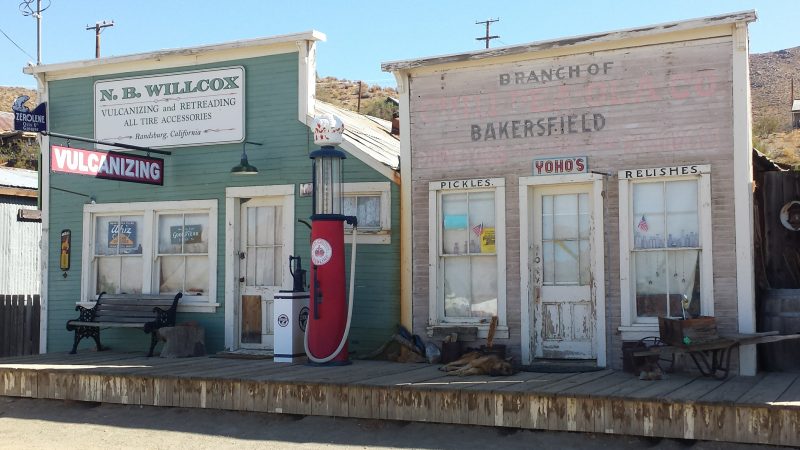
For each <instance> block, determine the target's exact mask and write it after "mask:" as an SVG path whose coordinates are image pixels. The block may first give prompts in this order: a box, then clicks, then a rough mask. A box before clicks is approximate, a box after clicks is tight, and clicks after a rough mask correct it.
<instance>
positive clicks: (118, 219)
mask: <svg viewBox="0 0 800 450" xmlns="http://www.w3.org/2000/svg"><path fill="white" fill-rule="evenodd" d="M216 205H217V202H216V201H215V200H201V201H185V202H154V203H127V204H92V205H86V206H85V207H84V229H85V232H86V236H87V238H86V239H84V255H90V256H91V257H90V258H88V259H86V258H85V260H84V265H83V267H84V268H85V270H84V271H83V272H84V274H83V280H84V281H83V295H82V296H81V298H83V299H84V300H85V301H93V300H94V299H95V298H96V297H97V295H98V294H100V293H102V292H107V293H123V292H124V293H134V294H138V293H152V294H164V295H167V294H175V293H177V292H183V294H184V298H183V300H181V305H182V307H181V309H182V310H183V311H213V307H214V306H216V304H215V303H214V302H215V301H216V254H215V252H214V251H213V250H212V249H214V248H216V244H215V242H216V215H217V213H216V209H217V206H216ZM193 308H194V309H193ZM209 308H211V309H209Z"/></svg>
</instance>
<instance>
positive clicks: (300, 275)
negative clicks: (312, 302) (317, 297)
mask: <svg viewBox="0 0 800 450" xmlns="http://www.w3.org/2000/svg"><path fill="white" fill-rule="evenodd" d="M289 273H291V274H292V292H305V290H306V271H305V269H303V260H302V259H301V258H300V257H299V256H291V255H289Z"/></svg>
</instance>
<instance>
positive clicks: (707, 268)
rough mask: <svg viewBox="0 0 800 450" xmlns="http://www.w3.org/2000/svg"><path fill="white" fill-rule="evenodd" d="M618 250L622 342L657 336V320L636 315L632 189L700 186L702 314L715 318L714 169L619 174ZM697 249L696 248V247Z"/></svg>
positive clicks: (696, 167)
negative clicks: (675, 184) (677, 183)
mask: <svg viewBox="0 0 800 450" xmlns="http://www.w3.org/2000/svg"><path fill="white" fill-rule="evenodd" d="M618 180H619V181H618V183H619V249H620V270H619V272H620V308H621V311H620V312H621V315H620V327H619V331H621V332H622V339H623V340H638V339H642V338H644V337H647V336H653V335H654V334H655V335H657V333H658V319H657V318H656V317H639V316H638V315H637V311H636V299H635V297H634V296H635V292H636V286H635V284H636V279H635V273H634V269H635V268H634V267H633V264H632V260H633V253H634V250H635V248H634V243H633V223H634V217H633V186H634V185H635V184H641V183H665V182H672V181H686V180H690V181H692V180H693V181H696V182H697V203H698V204H697V211H698V221H699V223H698V230H699V234H700V236H699V241H700V242H699V247H697V249H698V250H699V252H700V262H699V264H700V280H699V282H700V314H702V315H704V316H713V315H714V285H713V284H714V283H713V281H714V270H713V255H712V227H711V165H708V164H705V165H697V164H696V165H688V166H674V167H663V168H647V169H628V170H620V171H619V172H618ZM693 248H694V247H693Z"/></svg>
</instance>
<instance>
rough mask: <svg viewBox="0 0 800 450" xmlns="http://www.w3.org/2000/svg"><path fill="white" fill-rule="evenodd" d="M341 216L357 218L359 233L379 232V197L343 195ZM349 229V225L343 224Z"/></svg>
mask: <svg viewBox="0 0 800 450" xmlns="http://www.w3.org/2000/svg"><path fill="white" fill-rule="evenodd" d="M342 200H343V208H342V214H344V215H345V216H356V217H357V218H358V230H359V231H381V195H380V194H345V196H344V197H343V199H342ZM345 228H347V229H350V228H351V227H350V225H348V224H345Z"/></svg>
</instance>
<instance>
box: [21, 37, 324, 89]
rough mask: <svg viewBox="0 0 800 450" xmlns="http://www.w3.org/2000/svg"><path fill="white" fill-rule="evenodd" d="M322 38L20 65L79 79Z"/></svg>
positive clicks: (264, 51) (286, 47)
mask: <svg viewBox="0 0 800 450" xmlns="http://www.w3.org/2000/svg"><path fill="white" fill-rule="evenodd" d="M325 39H326V37H325V34H324V33H321V32H319V31H316V30H311V31H306V32H302V33H294V34H284V35H279V36H270V37H264V38H256V39H245V40H238V41H231V42H225V43H221V44H213V45H203V46H198V47H187V48H176V49H165V50H158V51H154V52H147V53H136V54H132V55H124V56H112V57H108V58H97V59H88V60H82V61H70V62H65V63H55V64H44V65H29V66H27V67H25V68H23V72H24V73H27V74H30V75H34V76H36V77H38V78H41V77H42V76H43V75H44V76H46V79H48V80H57V79H68V78H79V77H85V76H94V75H106V74H113V73H121V72H128V71H141V70H151V69H158V68H164V67H179V66H186V65H194V64H205V63H211V62H217V61H222V60H230V59H235V58H248V57H256V56H264V55H270V54H280V53H290V52H295V51H297V50H298V49H297V43H298V42H307V41H310V42H316V41H323V42H324V41H325Z"/></svg>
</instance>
